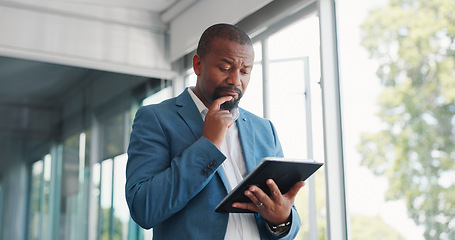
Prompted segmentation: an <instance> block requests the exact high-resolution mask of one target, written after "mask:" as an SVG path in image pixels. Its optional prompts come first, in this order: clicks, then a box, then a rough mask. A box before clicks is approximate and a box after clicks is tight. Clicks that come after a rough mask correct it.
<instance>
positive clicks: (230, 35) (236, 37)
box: [197, 23, 253, 58]
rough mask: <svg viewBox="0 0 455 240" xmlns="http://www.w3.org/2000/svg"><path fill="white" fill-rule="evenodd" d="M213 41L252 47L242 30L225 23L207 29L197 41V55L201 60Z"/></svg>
mask: <svg viewBox="0 0 455 240" xmlns="http://www.w3.org/2000/svg"><path fill="white" fill-rule="evenodd" d="M214 39H224V40H229V41H232V42H235V43H238V44H240V45H249V46H253V44H252V43H251V39H250V37H249V36H248V35H247V34H246V33H245V32H244V31H243V30H242V29H240V28H238V27H236V26H234V25H230V24H225V23H220V24H215V25H212V26H210V27H209V28H207V29H206V30H205V31H204V33H202V36H201V39H200V40H199V44H198V47H197V54H198V55H199V56H200V57H201V58H203V57H205V55H207V53H209V52H210V45H211V43H212V41H213V40H214Z"/></svg>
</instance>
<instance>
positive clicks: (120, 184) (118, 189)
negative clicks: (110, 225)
mask: <svg viewBox="0 0 455 240" xmlns="http://www.w3.org/2000/svg"><path fill="white" fill-rule="evenodd" d="M127 160H128V156H127V155H126V154H122V155H119V156H117V157H115V158H114V176H113V178H114V185H113V186H114V188H113V196H114V198H113V203H112V207H113V213H114V214H113V218H114V236H113V238H112V239H113V240H127V239H128V223H129V220H130V212H129V209H128V205H127V204H126V200H125V184H126V175H125V173H126V162H127Z"/></svg>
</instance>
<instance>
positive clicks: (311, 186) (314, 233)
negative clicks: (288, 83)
mask: <svg viewBox="0 0 455 240" xmlns="http://www.w3.org/2000/svg"><path fill="white" fill-rule="evenodd" d="M303 69H304V74H305V76H304V81H305V118H306V119H305V121H306V139H307V140H306V142H307V152H308V158H309V159H314V154H313V121H312V112H311V84H310V63H309V57H304V58H303ZM307 184H308V226H309V227H308V239H309V240H317V239H318V225H317V218H316V214H317V211H316V187H315V182H314V175H312V176H311V177H309V178H308V180H307Z"/></svg>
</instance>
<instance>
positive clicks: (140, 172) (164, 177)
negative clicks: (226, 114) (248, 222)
mask: <svg viewBox="0 0 455 240" xmlns="http://www.w3.org/2000/svg"><path fill="white" fill-rule="evenodd" d="M203 124H204V123H203V120H202V118H201V115H200V113H199V111H198V109H197V107H196V105H195V103H194V102H193V100H192V99H191V96H190V95H189V93H188V92H187V90H185V91H184V92H183V93H182V94H180V95H179V96H178V97H176V98H172V99H169V100H166V101H164V102H162V103H160V104H156V105H150V106H145V107H141V108H140V109H139V110H138V112H137V113H136V117H135V120H134V124H133V131H132V133H131V138H130V144H129V147H128V163H127V168H126V178H127V179H126V189H125V192H126V200H127V203H128V207H129V209H130V213H131V217H132V218H133V220H134V221H135V222H136V223H138V224H139V225H140V226H141V227H143V228H146V229H149V228H153V236H154V239H166V240H170V239H179V240H180V239H198V240H200V239H211V240H212V239H224V235H225V232H226V228H227V222H228V217H229V214H225V213H216V212H215V207H216V206H217V205H218V204H219V203H220V202H221V200H222V199H223V198H224V197H225V196H226V195H227V189H226V185H225V179H226V178H225V175H224V172H223V171H222V168H220V169H219V170H218V168H219V167H220V165H221V164H222V163H223V161H224V160H225V158H226V157H225V156H224V155H223V154H222V153H221V151H220V150H219V149H218V148H217V147H216V146H215V145H214V144H213V143H212V142H211V141H209V140H208V139H207V138H205V137H203V136H202V127H203ZM237 126H238V130H239V136H240V142H241V146H242V150H243V155H244V158H245V164H246V167H247V171H248V172H250V171H251V170H253V169H254V167H255V166H256V165H257V164H258V163H259V162H260V161H261V160H262V158H264V157H271V156H277V157H280V156H282V155H283V153H282V149H281V145H280V143H279V140H278V137H277V135H276V132H275V129H274V127H273V125H272V123H271V122H270V121H269V120H266V119H263V118H259V117H257V116H255V115H253V114H251V113H249V112H247V111H245V110H243V109H240V117H239V118H238V120H237ZM256 220H257V224H258V228H259V232H260V235H261V239H280V238H279V237H278V236H276V235H274V234H273V233H272V232H271V231H270V230H269V228H268V227H267V225H266V222H265V220H264V219H263V218H262V217H261V216H260V215H259V214H256ZM299 227H300V218H299V216H298V214H297V211H296V210H295V208H294V207H293V209H292V227H291V230H290V232H289V233H288V234H287V235H286V236H284V237H283V238H281V239H293V238H294V237H295V236H296V234H297V232H298V230H299Z"/></svg>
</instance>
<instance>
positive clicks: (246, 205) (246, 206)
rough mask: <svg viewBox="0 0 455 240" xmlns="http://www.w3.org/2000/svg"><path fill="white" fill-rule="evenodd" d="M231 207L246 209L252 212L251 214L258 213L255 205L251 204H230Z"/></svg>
mask: <svg viewBox="0 0 455 240" xmlns="http://www.w3.org/2000/svg"><path fill="white" fill-rule="evenodd" d="M232 207H235V208H241V209H248V210H250V211H253V212H258V211H259V208H258V207H257V206H256V205H254V204H253V203H240V202H236V203H233V204H232Z"/></svg>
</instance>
